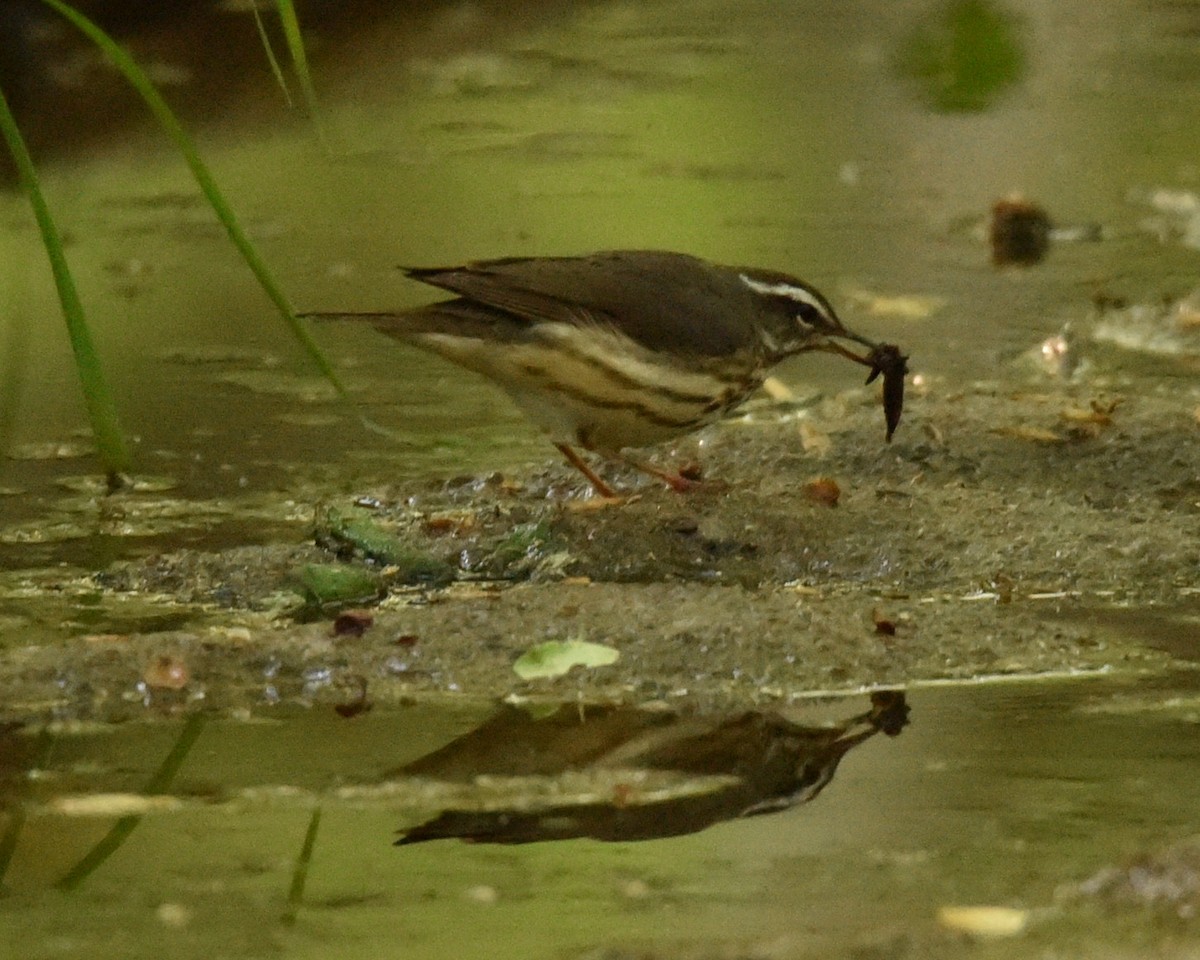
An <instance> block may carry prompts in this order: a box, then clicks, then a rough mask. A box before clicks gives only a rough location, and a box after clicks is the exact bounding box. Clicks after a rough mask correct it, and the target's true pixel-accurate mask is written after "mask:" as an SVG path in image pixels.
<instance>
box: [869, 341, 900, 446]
mask: <svg viewBox="0 0 1200 960" xmlns="http://www.w3.org/2000/svg"><path fill="white" fill-rule="evenodd" d="M866 362H867V363H869V364H870V365H871V372H870V373H869V374H867V383H874V382H875V378H876V377H878V376H879V375H880V374H881V373H882V374H883V417H884V420H885V421H886V422H887V438H888V440H891V439H892V434H893V433H895V432H896V427H898V426H899V425H900V414H901V412H902V411H903V410H904V378H905V377H906V376H907V375H908V357H906V356H905V355H904V354H902V353H901V352H900V348H899V347H898V346H896V345H895V344H894V343H881V344H879V345H878V346H877V347H875V348H874V349H873V350H872V351H871V352H870V353H868V354H867V358H866Z"/></svg>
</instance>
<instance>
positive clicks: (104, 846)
mask: <svg viewBox="0 0 1200 960" xmlns="http://www.w3.org/2000/svg"><path fill="white" fill-rule="evenodd" d="M207 720H208V718H207V717H206V716H205V715H204V714H202V713H194V714H192V715H191V716H190V717H188V719H187V722H186V723H185V724H184V725H183V729H182V730H181V731H180V732H179V738H178V739H177V740H176V741H175V745H174V746H173V747H172V748H171V752H170V753H168V754H167V756H166V758H165V759H164V760H163V762H162V765H161V766H160V767H159V768H158V770H157V771H156V772H155V774H154V776H152V777H151V778H150V779H149V781H148V782H147V783H146V786H145V787H144V788H143V790H142V793H143V794H145V795H146V796H155V795H156V794H161V793H166V792H167V788H168V787H169V786H170V785H171V781H172V780H174V779H175V774H177V773H178V772H179V768H180V767H182V766H183V761H184V760H186V759H187V755H188V754H189V753H191V751H192V747H194V746H195V745H196V741H197V740H198V739H199V738H200V734H201V733H202V732H203V731H204V726H205V724H206V723H207ZM141 822H142V818H141V815H140V814H132V815H130V816H127V817H121V818H120V819H119V820H118V821H117V822H116V823H114V824H113V825H112V829H111V830H109V831H108V833H106V834H105V835H104V836H103V837H101V838H100V840H99V841H98V842H97V843H96V845H95V846H94V847H92V849H91V850H89V851H88V852H87V853H86V854H85V855H84V856H83V858H82V859H81V860H80V861H79V862H78V863H77V864H75V866H73V867H72V868H71V869H70V870H68V871H67V873H66V874H65V875H64V876H63V878H62V879H61V880H59V881H58V886H59V888H60V889H62V890H74V889H76V888H77V887H78V886H79V885H80V884H81V883H83V881H84V880H86V879H87V878H88V877H90V876H91V875H92V874H93V873H94V872H95V871H96V870H97V869H99V867H100V866H101V865H102V864H103V863H104V861H105V860H107V859H108V858H109V857H111V856H112V855H113V854H114V853H116V852H117V851H118V850H119V849H121V845H122V844H123V843H124V842H125V840H126V839H127V838H128V836H129V835H130V834H131V833H133V831H134V829H136V827H137V825H138V824H139V823H141Z"/></svg>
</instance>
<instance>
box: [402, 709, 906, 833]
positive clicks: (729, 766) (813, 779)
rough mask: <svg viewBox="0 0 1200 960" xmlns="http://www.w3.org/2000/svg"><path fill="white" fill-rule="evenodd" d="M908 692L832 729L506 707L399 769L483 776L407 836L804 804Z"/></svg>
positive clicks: (767, 716) (584, 825)
mask: <svg viewBox="0 0 1200 960" xmlns="http://www.w3.org/2000/svg"><path fill="white" fill-rule="evenodd" d="M908 713H909V708H908V705H907V704H906V702H905V699H904V694H903V693H900V692H897V691H882V692H878V693H875V694H873V695H872V697H871V706H870V709H869V710H867V711H865V712H863V713H860V714H856V715H855V716H853V717H850V718H849V719H847V720H845V721H843V722H841V723H839V724H837V725H836V726H830V727H806V726H801V725H799V724H796V723H794V722H792V721H790V720H787V719H786V718H784V717H782V716H780V715H778V714H775V713H767V712H760V711H750V712H746V713H741V714H737V715H732V716H722V717H713V716H688V715H684V714H680V713H676V712H673V711H670V710H666V709H663V710H654V709H635V708H630V707H622V706H613V705H585V704H565V705H563V706H560V707H558V708H557V709H555V710H554V711H553V712H552V713H550V714H549V715H545V716H541V717H536V716H533V715H531V714H529V713H527V712H525V711H524V710H521V709H518V708H516V707H509V706H506V707H504V708H502V709H501V710H500V711H499V712H498V713H496V714H495V715H494V716H492V717H491V718H490V719H488V720H487V721H486V722H485V723H484V724H482V725H481V726H480V727H478V728H476V729H475V730H472V731H471V732H470V733H468V734H465V735H464V736H462V737H459V738H458V739H457V740H454V741H452V742H451V743H449V744H447V745H446V746H445V747H442V748H441V749H440V750H437V751H435V752H433V753H430V754H428V755H426V756H424V757H422V758H420V759H418V760H416V761H415V762H413V763H410V764H407V765H406V766H404V767H402V768H400V769H399V770H396V771H393V776H397V777H404V778H422V779H424V780H427V781H431V782H438V783H443V784H444V783H456V784H468V785H474V786H475V787H478V788H479V789H480V796H479V798H478V801H477V802H471V801H470V800H469V799H468V800H466V801H465V802H464V797H466V798H470V797H471V793H470V792H469V791H468V792H467V793H466V794H462V793H459V794H457V795H456V806H455V807H454V808H452V809H445V810H443V811H442V813H440V814H439V815H438V816H436V817H434V818H433V819H431V820H428V821H426V822H424V823H422V824H420V825H418V826H415V827H410V828H407V829H405V830H403V831H402V836H401V837H400V839H399V840H397V841H396V843H397V845H402V844H410V843H421V842H424V841H426V840H439V839H445V838H450V837H458V838H460V839H462V840H466V841H470V842H476V843H504V844H515V843H533V842H536V841H541V840H568V839H574V838H579V837H590V838H592V839H595V840H609V841H619V840H649V839H654V838H658V837H671V836H678V835H680V834H686V833H694V832H696V831H698V830H703V829H705V828H706V827H709V826H711V825H712V824H714V823H719V822H721V821H724V820H732V819H735V818H737V817H748V816H755V815H758V814H764V813H773V812H776V811H780V810H786V809H788V808H790V807H794V806H798V805H800V804H803V803H807V802H809V801H810V800H812V799H813V798H814V797H816V796H817V794H819V793H820V792H821V791H822V790H823V789H824V788H825V786H826V785H827V784H828V783H829V782H830V780H831V779H832V778H833V775H834V773H835V772H836V771H837V767H838V764H839V763H840V762H841V759H842V757H844V756H845V755H846V754H847V753H848V752H849V751H850V750H851V749H852V748H854V747H856V746H858V745H859V744H861V743H863V742H864V741H866V740H868V739H870V738H871V737H873V736H875V734H877V733H883V734H885V735H887V736H896V735H897V734H899V732H900V730H901V729H902V728H903V727H904V726H905V725H906V724H907V723H908Z"/></svg>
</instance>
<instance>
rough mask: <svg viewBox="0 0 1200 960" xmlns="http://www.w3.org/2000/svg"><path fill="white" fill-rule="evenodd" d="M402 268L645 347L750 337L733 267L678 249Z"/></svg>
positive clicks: (730, 343)
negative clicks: (610, 330) (603, 328)
mask: <svg viewBox="0 0 1200 960" xmlns="http://www.w3.org/2000/svg"><path fill="white" fill-rule="evenodd" d="M406 272H407V274H408V275H409V276H410V277H412V278H413V279H414V280H420V281H422V282H423V283H428V284H431V285H432V286H435V287H440V288H442V289H444V290H449V291H450V292H452V293H455V294H458V295H459V296H460V297H463V298H465V299H467V300H470V301H474V302H476V303H480V304H484V305H486V306H489V307H493V308H495V309H498V310H502V311H504V312H505V313H508V314H512V315H514V316H516V317H520V318H523V319H525V320H527V321H550V322H558V323H569V324H575V325H581V326H582V325H587V324H604V325H607V326H611V327H614V328H616V329H617V330H619V331H621V332H622V333H624V334H625V335H626V336H628V337H630V338H631V339H633V340H635V341H636V342H638V343H640V344H642V345H643V346H645V347H647V348H649V349H651V350H663V349H667V350H671V351H673V352H677V353H691V354H695V355H699V356H724V355H727V354H730V353H734V352H736V351H737V350H739V349H742V348H745V347H747V346H749V345H750V344H751V343H752V342H753V336H754V324H753V321H754V319H755V316H756V310H757V304H756V302H755V300H754V298H753V297H752V295H751V293H750V291H749V290H748V289H747V288H746V287H745V285H744V284H743V283H741V281H740V280H739V279H738V277H737V272H736V271H734V270H731V269H729V268H727V267H718V266H715V265H713V264H709V263H706V262H705V261H703V260H699V259H697V258H696V257H691V256H687V255H685V254H680V253H667V252H659V251H621V250H618V251H609V252H605V253H595V254H591V255H589V256H583V257H534V258H508V259H503V260H484V261H479V262H476V263H469V264H466V265H465V266H461V267H446V268H409V269H407V270H406Z"/></svg>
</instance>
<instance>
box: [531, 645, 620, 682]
mask: <svg viewBox="0 0 1200 960" xmlns="http://www.w3.org/2000/svg"><path fill="white" fill-rule="evenodd" d="M620 656H621V654H620V651H618V650H617V649H615V648H614V647H609V646H605V645H604V644H602V643H589V642H587V641H586V640H551V641H548V642H546V643H539V644H537V645H536V646H533V647H530V648H529V649H528V650H526V651H525V652H524V653H523V654H521V656H519V657H518V658H517V660H516V662H515V663H514V664H513V672H514V673H516V675H517V676H518V677H520V678H521V679H522V680H534V679H538V678H542V677H561V676H562V675H563V674H564V673H567V672H568V671H570V670H571V668H572V667H607V666H609V665H610V664H613V663H616V662H617V660H618V659H619V658H620Z"/></svg>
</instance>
